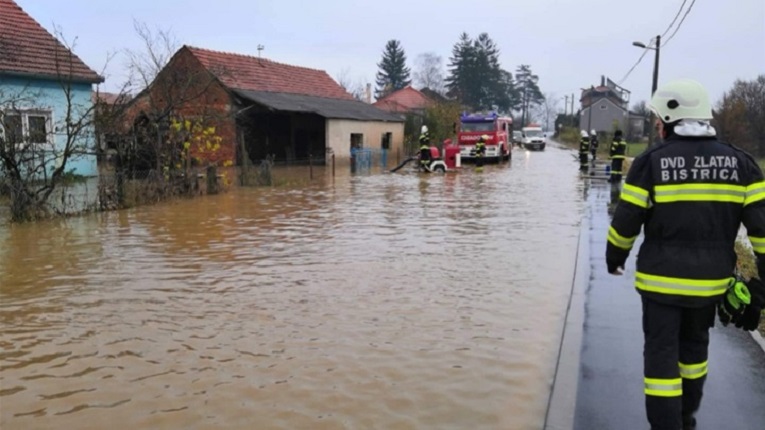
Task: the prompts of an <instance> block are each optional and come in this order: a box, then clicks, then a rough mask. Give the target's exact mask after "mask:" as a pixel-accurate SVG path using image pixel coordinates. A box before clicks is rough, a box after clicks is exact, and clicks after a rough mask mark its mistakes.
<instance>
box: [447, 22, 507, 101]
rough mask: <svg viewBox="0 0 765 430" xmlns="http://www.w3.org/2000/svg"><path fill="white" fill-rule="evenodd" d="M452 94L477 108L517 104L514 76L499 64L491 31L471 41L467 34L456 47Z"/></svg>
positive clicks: (452, 61) (451, 66) (449, 83)
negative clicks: (490, 34)
mask: <svg viewBox="0 0 765 430" xmlns="http://www.w3.org/2000/svg"><path fill="white" fill-rule="evenodd" d="M446 82H447V88H448V90H449V92H448V94H449V95H450V96H451V97H455V98H457V99H459V100H460V101H461V102H462V103H464V104H466V105H468V106H470V107H471V108H472V109H475V110H488V109H491V108H493V107H494V106H496V107H497V108H499V109H500V110H504V111H508V110H510V109H512V108H513V107H515V106H516V105H517V101H516V100H517V97H516V94H515V86H514V84H513V75H512V74H511V73H510V72H508V71H506V70H503V69H502V67H501V66H500V64H499V48H498V47H497V45H496V44H495V43H494V41H493V40H492V39H491V38H490V37H489V35H488V34H486V33H482V34H480V35H479V36H478V38H476V39H475V40H471V39H470V36H468V34H467V33H462V34H461V35H460V40H459V41H458V42H457V43H456V44H455V45H454V48H453V49H452V57H451V58H450V63H449V77H448V78H447V79H446Z"/></svg>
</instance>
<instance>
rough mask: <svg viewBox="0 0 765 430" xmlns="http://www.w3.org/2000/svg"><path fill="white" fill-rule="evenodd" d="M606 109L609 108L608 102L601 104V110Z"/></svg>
mask: <svg viewBox="0 0 765 430" xmlns="http://www.w3.org/2000/svg"><path fill="white" fill-rule="evenodd" d="M606 109H608V105H607V104H605V103H602V104H601V105H600V110H606Z"/></svg>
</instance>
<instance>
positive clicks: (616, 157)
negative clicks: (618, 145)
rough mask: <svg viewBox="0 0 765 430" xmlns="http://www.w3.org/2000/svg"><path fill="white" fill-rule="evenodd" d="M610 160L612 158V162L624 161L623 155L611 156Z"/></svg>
mask: <svg viewBox="0 0 765 430" xmlns="http://www.w3.org/2000/svg"><path fill="white" fill-rule="evenodd" d="M611 158H613V159H614V160H621V159H624V155H612V156H611Z"/></svg>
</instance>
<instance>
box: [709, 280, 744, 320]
mask: <svg viewBox="0 0 765 430" xmlns="http://www.w3.org/2000/svg"><path fill="white" fill-rule="evenodd" d="M751 300H752V296H751V294H750V293H749V289H748V288H747V286H746V284H745V283H744V282H743V281H742V280H741V279H739V278H733V279H731V282H730V286H729V287H728V290H727V291H726V292H725V295H724V296H723V298H722V301H720V302H719V303H718V305H717V315H718V316H719V317H720V322H721V323H722V325H724V326H727V325H728V324H729V323H731V322H732V323H733V324H735V325H736V327H741V326H740V325H739V324H740V322H741V318H742V317H743V315H744V312H745V311H746V309H747V307H748V305H749V304H750V303H751Z"/></svg>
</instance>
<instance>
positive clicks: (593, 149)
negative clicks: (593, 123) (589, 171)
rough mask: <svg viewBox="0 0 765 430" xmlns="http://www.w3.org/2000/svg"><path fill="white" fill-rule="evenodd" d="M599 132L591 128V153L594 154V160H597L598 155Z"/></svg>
mask: <svg viewBox="0 0 765 430" xmlns="http://www.w3.org/2000/svg"><path fill="white" fill-rule="evenodd" d="M599 143H600V142H599V141H598V132H597V131H595V129H592V130H590V153H591V154H592V161H595V159H596V158H597V155H598V144H599Z"/></svg>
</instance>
